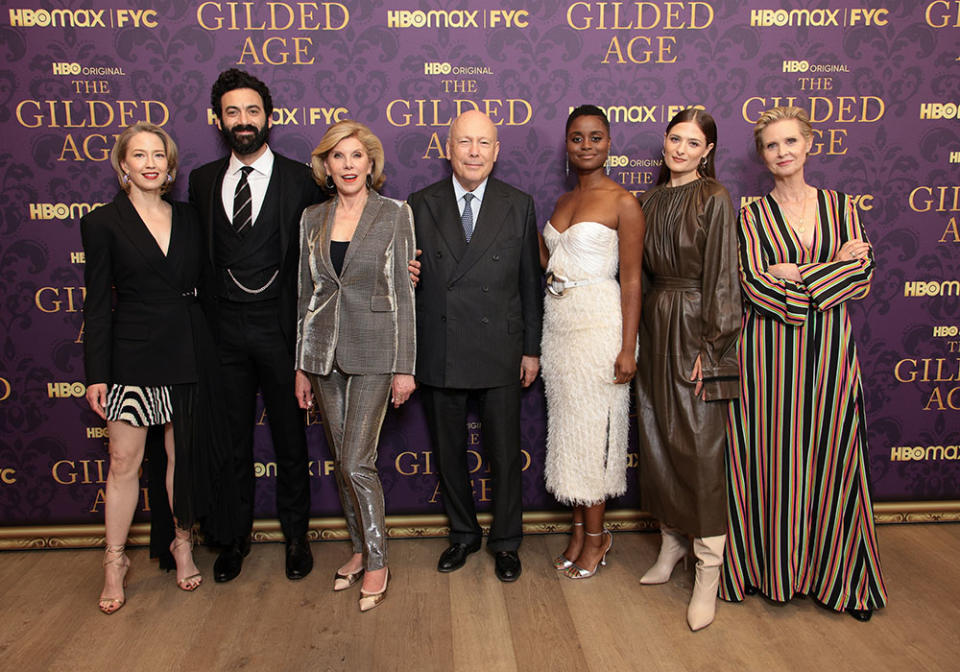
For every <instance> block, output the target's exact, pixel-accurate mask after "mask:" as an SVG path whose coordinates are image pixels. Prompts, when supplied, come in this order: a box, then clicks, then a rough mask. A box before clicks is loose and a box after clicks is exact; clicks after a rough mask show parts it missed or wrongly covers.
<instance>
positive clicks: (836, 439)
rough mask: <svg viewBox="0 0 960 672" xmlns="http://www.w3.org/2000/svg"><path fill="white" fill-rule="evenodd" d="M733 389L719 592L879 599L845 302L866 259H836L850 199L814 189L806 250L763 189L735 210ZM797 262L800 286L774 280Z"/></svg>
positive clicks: (839, 603)
mask: <svg viewBox="0 0 960 672" xmlns="http://www.w3.org/2000/svg"><path fill="white" fill-rule="evenodd" d="M740 220H741V221H740V233H739V236H740V280H741V283H742V285H743V290H744V296H745V299H746V300H745V303H744V305H745V313H744V318H743V330H742V332H741V336H740V398H739V401H736V402H735V403H734V404H733V405H732V406H731V418H730V420H731V421H730V432H731V437H730V442H729V445H730V453H729V456H728V458H729V459H728V461H727V468H728V475H729V480H728V486H727V487H728V491H727V494H728V497H727V500H728V515H729V521H728V524H729V537H728V541H727V546H726V551H725V559H724V560H725V561H724V568H723V578H722V582H721V587H720V597H722V598H723V599H725V600H730V601H740V600H742V599H743V596H744V587H745V585H751V586H754V587H756V588H757V589H758V590H760V591H761V592H762V593H763V594H764V595H766V596H767V597H769V598H771V599H773V600H777V601H787V600H789V599H790V598H791V597H793V595H794V594H804V595H806V594H809V595H811V596H812V597H814V598H815V599H817V600H818V601H820V602H821V603H822V604H824V605H825V606H827V607H829V608H831V609H834V610H837V611H840V610H843V609H847V608H853V609H877V608H880V607H883V606H884V605H885V604H886V600H887V591H886V587H885V586H884V583H883V577H882V574H881V571H880V557H879V551H878V548H877V538H876V532H875V529H874V521H873V513H872V510H871V501H870V483H869V455H868V451H867V436H866V432H867V426H866V416H865V414H864V408H863V393H862V390H861V385H860V365H859V363H858V362H857V351H856V346H855V344H854V341H853V333H852V331H851V324H850V319H849V316H848V314H847V308H846V301H847V300H849V299H858V298H862V297H863V296H865V295H866V294H867V292H868V291H869V288H870V278H871V276H872V275H873V269H874V260H873V255H872V252H871V254H870V256H869V257H868V258H867V259H862V260H852V261H832V260H833V259H834V258H835V257H836V254H837V252H839V250H840V247H841V245H843V243H844V242H845V241H847V240H850V239H852V238H858V239H861V240H866V239H867V238H866V234H865V233H864V231H863V228H862V227H861V225H860V221H859V217H858V215H857V210H856V207H855V205H854V203H853V202H852V200H851V199H850V197H849V196H847V195H845V194H842V193H838V192H835V191H830V190H826V189H821V190H818V193H817V225H816V227H817V228H816V230H815V233H814V239H813V243H812V248H811V249H807V248H805V247H804V246H803V244H802V243H801V242H800V239H799V237H798V236H797V235H796V234H795V233H794V230H793V228H792V227H791V226H790V225H789V224H788V223H787V222H786V221H785V220H784V217H783V215H782V214H781V211H780V209H779V207H778V206H777V202H776V200H775V199H774V198H773V197H772V196H770V195H767V196H766V197H764V198H762V199H760V200H759V201H756V202H754V203H751V204H750V205H748V206H747V207H745V208H743V210H741V212H740ZM779 263H795V264H797V265H798V266H799V269H800V275H801V277H802V279H803V282H802V283H795V282H792V281H789V280H782V279H778V278H775V277H774V276H773V275H771V274H769V273H768V272H767V270H766V269H767V268H768V267H769V266H771V265H773V264H779Z"/></svg>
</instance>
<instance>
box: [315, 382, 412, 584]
mask: <svg viewBox="0 0 960 672" xmlns="http://www.w3.org/2000/svg"><path fill="white" fill-rule="evenodd" d="M309 377H310V382H311V384H312V385H313V392H314V394H315V395H316V397H317V399H319V400H320V410H321V412H322V413H323V423H324V427H325V428H326V432H327V442H328V443H329V445H330V449H331V451H332V452H333V460H334V464H335V473H336V478H337V489H338V490H339V492H340V505H341V506H342V507H343V515H344V517H345V518H346V519H347V530H349V532H350V539H351V540H352V541H353V552H354V553H363V554H364V556H365V557H364V568H365V569H367V570H368V571H372V570H376V569H382V568H383V567H386V566H387V543H386V523H385V522H384V513H383V487H382V486H381V485H380V476H379V474H378V473H377V443H378V442H379V440H380V427H381V426H382V425H383V416H384V415H385V414H386V412H387V402H388V401H389V400H390V386H391V383H392V382H393V374H392V373H387V374H373V375H349V374H346V373H344V372H343V371H341V370H340V369H338V368H336V367H334V369H333V370H332V371H331V372H330V375H327V376H317V375H313V374H311V375H310V376H309Z"/></svg>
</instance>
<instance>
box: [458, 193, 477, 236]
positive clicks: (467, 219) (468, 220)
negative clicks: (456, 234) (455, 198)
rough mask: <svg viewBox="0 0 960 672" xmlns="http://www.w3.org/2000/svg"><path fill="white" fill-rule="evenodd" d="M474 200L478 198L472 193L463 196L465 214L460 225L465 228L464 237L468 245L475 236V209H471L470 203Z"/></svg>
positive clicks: (461, 216) (462, 215) (461, 217)
mask: <svg viewBox="0 0 960 672" xmlns="http://www.w3.org/2000/svg"><path fill="white" fill-rule="evenodd" d="M474 198H476V197H475V196H474V195H473V194H470V193H467V194H464V195H463V214H461V215H460V225H461V226H463V235H464V236H466V238H467V242H468V243H469V242H470V236H472V235H473V208H471V207H470V201H471V200H473V199H474Z"/></svg>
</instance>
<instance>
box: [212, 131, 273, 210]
mask: <svg viewBox="0 0 960 672" xmlns="http://www.w3.org/2000/svg"><path fill="white" fill-rule="evenodd" d="M245 165H247V164H245V163H244V162H243V161H241V160H240V159H238V158H237V157H236V155H234V154H233V153H231V154H230V163H229V164H228V165H227V172H226V173H224V175H223V188H222V190H221V192H220V194H221V197H222V198H223V211H224V212H225V213H226V215H227V221H232V220H233V194H234V192H235V191H236V190H237V184H238V183H239V182H240V175H241V174H242V173H241V172H240V169H241V168H243V167H244V166H245ZM250 167H251V168H253V171H252V172H251V173H250V175H248V176H247V182H248V183H249V184H250V195H251V196H253V219H252V221H251V222H250V226H253V225H254V224H256V222H257V216H258V215H259V214H260V208H261V207H262V206H263V199H264V197H265V196H266V195H267V186H268V185H269V184H270V175H271V174H273V152H272V151H270V146H269V145H268V146H267V151H265V152H264V153H263V154H261V155H260V158H258V159H257V160H256V161H254V162H253V163H251V164H250Z"/></svg>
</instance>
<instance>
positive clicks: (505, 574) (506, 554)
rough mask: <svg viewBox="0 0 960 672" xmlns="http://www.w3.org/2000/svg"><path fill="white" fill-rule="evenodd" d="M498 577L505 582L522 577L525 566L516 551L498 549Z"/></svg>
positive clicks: (496, 559)
mask: <svg viewBox="0 0 960 672" xmlns="http://www.w3.org/2000/svg"><path fill="white" fill-rule="evenodd" d="M495 562H496V568H497V578H498V579H500V580H501V581H503V582H504V583H510V582H511V581H516V580H517V579H519V578H520V572H522V571H523V566H522V565H521V564H520V556H519V555H517V552H516V551H497V554H496V558H495Z"/></svg>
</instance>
